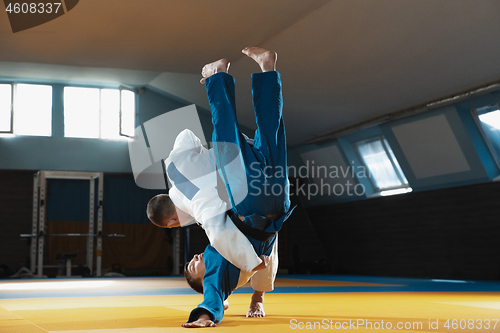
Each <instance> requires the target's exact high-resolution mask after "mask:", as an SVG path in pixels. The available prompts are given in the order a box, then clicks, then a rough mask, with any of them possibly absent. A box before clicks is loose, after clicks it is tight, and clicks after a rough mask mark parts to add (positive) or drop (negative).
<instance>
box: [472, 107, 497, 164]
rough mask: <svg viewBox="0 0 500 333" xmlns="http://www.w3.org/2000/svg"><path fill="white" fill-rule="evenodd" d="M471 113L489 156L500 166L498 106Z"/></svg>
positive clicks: (482, 108) (479, 109)
mask: <svg viewBox="0 0 500 333" xmlns="http://www.w3.org/2000/svg"><path fill="white" fill-rule="evenodd" d="M473 113H474V114H475V116H476V121H477V122H478V124H479V128H480V129H481V132H482V133H483V136H484V139H485V140H486V143H487V144H488V147H489V148H490V151H491V154H492V155H493V157H494V158H495V160H496V162H497V164H498V166H500V110H499V108H498V105H496V104H495V105H488V106H484V107H481V108H478V109H475V110H473Z"/></svg>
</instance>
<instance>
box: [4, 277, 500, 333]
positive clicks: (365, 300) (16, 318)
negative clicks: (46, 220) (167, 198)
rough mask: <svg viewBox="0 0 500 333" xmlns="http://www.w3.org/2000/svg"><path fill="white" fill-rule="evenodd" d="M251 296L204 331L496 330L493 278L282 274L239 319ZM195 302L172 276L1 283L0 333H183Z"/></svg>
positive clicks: (497, 297)
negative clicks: (261, 314)
mask: <svg viewBox="0 0 500 333" xmlns="http://www.w3.org/2000/svg"><path fill="white" fill-rule="evenodd" d="M251 293H252V290H251V288H249V287H247V286H245V287H243V288H240V289H238V290H237V291H236V293H234V294H233V295H231V296H230V297H229V309H228V310H227V311H226V314H225V316H224V320H223V321H222V322H221V323H220V324H218V325H217V327H215V328H209V329H207V330H210V331H213V332H218V331H221V332H235V331H236V330H237V331H238V332H257V331H258V332H260V333H267V332H273V333H276V332H288V331H296V330H331V331H348V330H349V331H351V330H352V331H356V332H371V331H379V332H380V331H389V330H402V331H406V332H500V322H499V319H500V282H493V281H491V282H490V281H452V280H424V279H402V278H401V279H400V278H380V277H377V278H376V277H360V276H323V275H321V276H320V275H317V276H283V277H279V278H278V279H277V280H276V288H275V290H274V291H273V292H271V293H268V294H266V298H265V311H266V317H265V318H245V314H246V311H247V310H248V305H249V303H250V297H251ZM201 301H202V296H201V295H198V294H196V293H194V292H193V291H191V289H189V287H188V286H187V284H186V282H185V281H184V279H183V278H180V277H175V278H88V279H81V278H80V279H78V278H73V279H57V280H54V279H50V280H49V279H40V280H31V279H30V280H3V281H1V282H0V332H2V333H3V332H8V333H42V332H58V333H70V332H78V333H118V332H125V333H132V332H134V333H135V332H141V333H149V332H151V333H159V332H181V331H182V332H185V331H186V329H185V328H182V327H180V325H181V324H182V323H184V322H185V321H186V319H187V317H188V315H189V312H190V311H191V310H192V309H193V308H194V307H195V306H196V305H197V304H199V303H200V302H201Z"/></svg>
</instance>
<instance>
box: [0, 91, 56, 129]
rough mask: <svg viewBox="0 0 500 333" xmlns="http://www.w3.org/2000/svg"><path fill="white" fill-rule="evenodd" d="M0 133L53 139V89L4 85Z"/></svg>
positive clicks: (0, 113) (1, 97)
mask: <svg viewBox="0 0 500 333" xmlns="http://www.w3.org/2000/svg"><path fill="white" fill-rule="evenodd" d="M0 132H2V133H11V134H15V135H33V136H51V135H52V87H51V86H46V85H37V84H1V85H0Z"/></svg>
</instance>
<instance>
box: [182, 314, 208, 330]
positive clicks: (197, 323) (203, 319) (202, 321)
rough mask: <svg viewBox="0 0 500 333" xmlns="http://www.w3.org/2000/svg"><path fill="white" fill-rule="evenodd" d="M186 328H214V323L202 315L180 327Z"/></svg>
mask: <svg viewBox="0 0 500 333" xmlns="http://www.w3.org/2000/svg"><path fill="white" fill-rule="evenodd" d="M181 326H182V327H186V328H199V327H215V323H214V322H213V321H211V320H210V317H209V316H208V315H207V314H202V315H201V316H200V317H199V318H198V320H196V321H192V322H190V323H185V324H182V325H181Z"/></svg>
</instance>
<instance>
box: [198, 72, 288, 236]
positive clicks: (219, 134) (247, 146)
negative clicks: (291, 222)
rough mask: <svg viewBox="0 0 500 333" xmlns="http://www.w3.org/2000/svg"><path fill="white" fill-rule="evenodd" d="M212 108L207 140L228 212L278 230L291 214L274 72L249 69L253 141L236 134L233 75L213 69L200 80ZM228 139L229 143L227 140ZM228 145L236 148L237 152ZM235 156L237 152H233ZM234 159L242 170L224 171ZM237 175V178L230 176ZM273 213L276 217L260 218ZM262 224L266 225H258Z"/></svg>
mask: <svg viewBox="0 0 500 333" xmlns="http://www.w3.org/2000/svg"><path fill="white" fill-rule="evenodd" d="M205 86H206V90H207V95H208V101H209V104H210V109H211V112H212V123H213V125H214V132H213V137H212V141H213V144H214V153H215V158H216V164H217V168H218V171H219V174H220V176H221V178H222V180H223V182H224V184H225V186H226V189H227V192H228V194H229V199H230V201H231V204H232V207H233V208H232V209H233V212H234V213H235V214H237V215H239V216H244V217H245V221H244V222H245V223H246V224H248V225H250V226H252V227H254V228H259V229H262V230H266V231H269V232H277V231H279V230H280V229H281V226H282V224H283V222H284V221H285V220H286V218H288V216H289V214H290V213H291V211H290V212H289V210H290V199H289V185H290V184H289V181H288V172H287V152H286V136H285V125H284V122H283V116H282V110H283V97H282V93H281V78H280V74H279V73H278V72H275V71H273V72H265V73H256V74H252V95H253V106H254V112H255V118H256V122H257V130H256V131H255V136H254V140H253V145H252V144H251V143H249V142H248V141H247V139H246V138H245V137H244V136H243V135H242V134H241V132H240V130H239V126H238V122H237V118H236V106H235V90H234V78H233V77H232V76H231V75H229V74H227V73H216V74H214V75H212V76H210V77H209V78H207V79H205ZM227 143H229V145H227ZM228 147H237V150H238V154H235V153H234V151H231V149H230V148H228ZM235 156H236V157H235ZM235 158H238V159H240V160H241V165H242V169H243V170H242V169H241V168H240V169H239V170H242V172H244V173H245V175H244V176H246V177H243V178H242V175H241V173H242V172H238V174H235V173H234V174H231V172H225V170H226V169H227V168H225V166H227V165H229V164H230V163H231V162H232V161H234V159H235ZM232 177H234V178H239V179H240V180H241V179H243V180H242V182H245V181H246V184H244V183H242V182H240V183H238V181H232V180H233V178H232ZM245 186H246V189H247V191H248V194H246V196H245V197H244V199H243V200H238V201H235V200H234V198H235V196H236V194H235V193H240V192H241V191H240V190H241V188H245ZM272 214H276V215H278V218H277V219H276V220H274V221H273V220H271V219H263V218H262V216H265V215H272ZM262 223H264V224H265V225H262Z"/></svg>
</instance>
